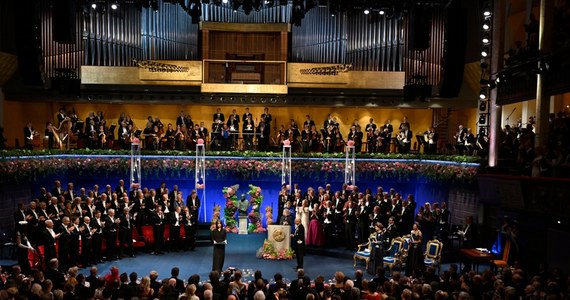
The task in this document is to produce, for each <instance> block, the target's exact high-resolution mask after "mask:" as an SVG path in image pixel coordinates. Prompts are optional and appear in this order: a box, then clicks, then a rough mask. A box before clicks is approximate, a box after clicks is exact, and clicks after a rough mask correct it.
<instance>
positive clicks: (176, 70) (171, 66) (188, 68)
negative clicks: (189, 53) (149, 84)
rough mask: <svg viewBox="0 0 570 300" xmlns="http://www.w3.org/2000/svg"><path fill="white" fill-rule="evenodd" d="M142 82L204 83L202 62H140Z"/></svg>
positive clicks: (139, 68)
mask: <svg viewBox="0 0 570 300" xmlns="http://www.w3.org/2000/svg"><path fill="white" fill-rule="evenodd" d="M139 62H140V63H138V64H137V65H138V70H139V78H140V80H145V81H147V80H161V81H172V80H176V81H200V82H201V81H202V73H203V71H202V62H201V61H197V60H152V61H148V60H147V61H139Z"/></svg>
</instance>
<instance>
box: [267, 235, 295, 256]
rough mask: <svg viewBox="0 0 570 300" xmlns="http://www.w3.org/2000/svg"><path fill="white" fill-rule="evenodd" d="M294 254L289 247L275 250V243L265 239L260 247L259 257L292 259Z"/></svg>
mask: <svg viewBox="0 0 570 300" xmlns="http://www.w3.org/2000/svg"><path fill="white" fill-rule="evenodd" d="M294 255H295V252H294V251H293V250H291V249H287V250H281V251H277V249H275V245H273V243H272V242H271V241H270V240H268V239H266V240H265V241H264V242H263V246H262V247H261V251H260V254H259V257H260V258H263V259H293V257H294Z"/></svg>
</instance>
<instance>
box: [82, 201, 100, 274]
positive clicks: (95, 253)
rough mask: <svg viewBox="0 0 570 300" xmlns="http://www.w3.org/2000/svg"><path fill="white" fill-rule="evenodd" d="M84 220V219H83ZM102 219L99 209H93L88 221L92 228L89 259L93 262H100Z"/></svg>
mask: <svg viewBox="0 0 570 300" xmlns="http://www.w3.org/2000/svg"><path fill="white" fill-rule="evenodd" d="M84 220H86V219H84ZM103 224H104V223H103V220H102V219H101V211H100V210H97V211H95V214H94V215H93V219H91V222H90V224H89V225H90V226H89V227H90V228H91V229H92V231H91V232H92V236H91V247H92V248H91V254H92V256H91V260H92V262H93V263H95V264H97V263H102V262H103V261H102V260H101V246H102V244H103Z"/></svg>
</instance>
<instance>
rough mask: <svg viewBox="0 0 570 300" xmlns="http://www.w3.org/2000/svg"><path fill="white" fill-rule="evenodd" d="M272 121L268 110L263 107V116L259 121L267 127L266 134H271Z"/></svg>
mask: <svg viewBox="0 0 570 300" xmlns="http://www.w3.org/2000/svg"><path fill="white" fill-rule="evenodd" d="M272 120H273V118H272V117H271V114H270V113H269V108H268V107H265V108H264V109H263V114H261V119H260V121H263V122H265V127H267V132H271V121H272Z"/></svg>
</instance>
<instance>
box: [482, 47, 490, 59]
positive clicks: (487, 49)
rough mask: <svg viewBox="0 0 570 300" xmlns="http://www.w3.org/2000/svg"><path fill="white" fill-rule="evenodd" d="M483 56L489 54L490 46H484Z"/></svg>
mask: <svg viewBox="0 0 570 300" xmlns="http://www.w3.org/2000/svg"><path fill="white" fill-rule="evenodd" d="M481 56H482V57H487V56H489V48H487V47H483V50H481Z"/></svg>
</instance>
